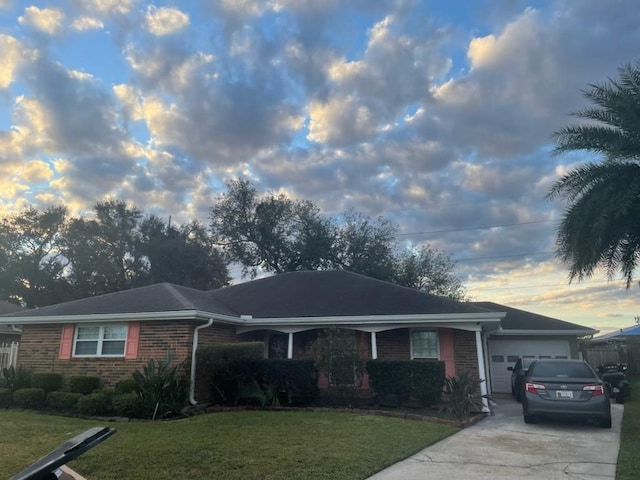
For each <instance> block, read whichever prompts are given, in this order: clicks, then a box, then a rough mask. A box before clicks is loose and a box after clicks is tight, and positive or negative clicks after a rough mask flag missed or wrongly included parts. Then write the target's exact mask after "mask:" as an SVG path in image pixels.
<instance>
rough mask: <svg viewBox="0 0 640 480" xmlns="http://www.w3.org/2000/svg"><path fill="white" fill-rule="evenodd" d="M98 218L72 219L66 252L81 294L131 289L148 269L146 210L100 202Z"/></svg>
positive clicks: (98, 293)
mask: <svg viewBox="0 0 640 480" xmlns="http://www.w3.org/2000/svg"><path fill="white" fill-rule="evenodd" d="M94 211H95V219H91V220H85V219H84V218H81V217H80V218H75V219H72V220H71V221H70V222H69V227H68V229H67V233H66V250H65V254H66V256H67V257H68V258H69V260H71V262H72V265H73V271H72V281H73V283H74V286H75V289H76V296H77V297H86V296H91V295H100V294H103V293H109V292H115V291H118V290H125V289H127V288H131V287H132V286H133V284H134V281H135V279H136V277H138V276H139V275H140V274H141V272H142V271H144V269H145V268H146V265H145V264H144V262H143V260H142V255H141V253H140V232H139V226H140V225H139V224H140V221H141V218H142V212H141V211H140V210H138V209H137V208H136V207H129V206H127V204H126V203H125V202H121V201H118V200H109V201H106V202H98V203H97V204H96V205H95V207H94Z"/></svg>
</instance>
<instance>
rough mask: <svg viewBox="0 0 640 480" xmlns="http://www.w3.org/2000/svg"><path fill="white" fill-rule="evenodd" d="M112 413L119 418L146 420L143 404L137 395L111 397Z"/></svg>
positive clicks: (127, 394) (128, 394)
mask: <svg viewBox="0 0 640 480" xmlns="http://www.w3.org/2000/svg"><path fill="white" fill-rule="evenodd" d="M113 412H114V413H115V414H116V415H119V416H121V417H128V418H146V416H147V413H146V408H145V405H144V402H143V401H142V399H141V398H140V396H139V395H138V394H137V393H125V394H122V395H116V396H115V397H113Z"/></svg>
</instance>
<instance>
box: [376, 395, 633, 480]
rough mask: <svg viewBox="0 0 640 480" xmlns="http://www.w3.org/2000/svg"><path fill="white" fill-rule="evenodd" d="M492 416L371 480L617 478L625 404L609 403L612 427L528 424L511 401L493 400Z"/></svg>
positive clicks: (543, 421)
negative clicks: (495, 404) (494, 404)
mask: <svg viewBox="0 0 640 480" xmlns="http://www.w3.org/2000/svg"><path fill="white" fill-rule="evenodd" d="M496 402H497V404H498V405H497V406H496V407H495V408H494V414H493V415H492V416H488V417H487V418H485V419H484V420H482V421H480V422H479V423H477V424H476V425H474V426H472V427H469V428H466V429H464V430H461V431H460V432H458V433H456V434H455V435H452V436H450V437H448V438H446V439H444V440H443V441H441V442H438V443H437V444H434V445H432V446H430V447H427V448H425V449H424V450H422V451H421V452H419V453H417V454H416V455H414V456H412V457H409V458H407V459H406V460H403V461H402V462H399V463H396V464H394V465H392V466H390V467H389V468H387V469H385V470H382V471H381V472H378V473H377V474H375V475H374V476H373V477H371V480H408V479H443V478H445V479H447V478H448V479H452V480H453V479H456V480H460V479H474V480H483V479H487V480H488V479H491V480H502V479H505V480H507V479H509V480H511V479H520V478H537V479H541V478H544V479H545V480H554V479H563V480H595V479H607V478H611V479H615V474H616V461H617V458H618V449H619V447H620V426H621V423H622V412H623V406H622V405H617V404H612V405H611V414H612V417H613V426H612V428H611V429H610V430H609V429H604V428H599V427H598V426H596V425H594V424H585V423H577V422H567V421H562V420H553V421H551V420H541V421H540V422H539V423H537V424H533V425H527V424H525V423H524V421H523V420H522V407H521V405H520V404H519V403H517V402H516V401H514V400H512V399H511V398H510V397H507V396H504V397H502V398H498V399H497V400H496Z"/></svg>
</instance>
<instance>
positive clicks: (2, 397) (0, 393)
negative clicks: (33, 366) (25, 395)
mask: <svg viewBox="0 0 640 480" xmlns="http://www.w3.org/2000/svg"><path fill="white" fill-rule="evenodd" d="M9 405H11V389H10V388H0V408H7V407H8V406H9Z"/></svg>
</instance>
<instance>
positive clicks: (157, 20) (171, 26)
mask: <svg viewBox="0 0 640 480" xmlns="http://www.w3.org/2000/svg"><path fill="white" fill-rule="evenodd" d="M145 21H146V25H147V29H148V30H149V31H150V32H151V33H153V34H154V35H158V36H162V35H170V34H172V33H175V32H178V31H180V30H182V29H184V28H185V27H186V26H187V25H189V16H188V15H187V14H186V13H184V12H182V11H180V10H178V9H177V8H170V7H155V6H154V5H150V6H148V7H147V13H146V16H145Z"/></svg>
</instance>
